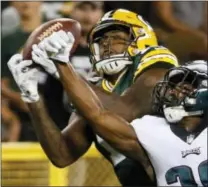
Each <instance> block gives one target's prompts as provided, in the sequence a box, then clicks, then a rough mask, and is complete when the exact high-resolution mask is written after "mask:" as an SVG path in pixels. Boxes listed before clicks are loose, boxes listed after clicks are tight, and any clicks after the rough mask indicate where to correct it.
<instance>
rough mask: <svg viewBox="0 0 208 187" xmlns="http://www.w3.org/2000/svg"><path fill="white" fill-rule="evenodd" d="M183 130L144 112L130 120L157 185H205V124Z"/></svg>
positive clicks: (207, 170) (207, 180) (207, 163)
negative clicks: (148, 160) (194, 130)
mask: <svg viewBox="0 0 208 187" xmlns="http://www.w3.org/2000/svg"><path fill="white" fill-rule="evenodd" d="M205 123H206V122H205V121H204V123H202V124H200V126H202V127H203V128H201V129H200V131H199V132H196V133H195V134H186V133H184V132H185V130H184V129H182V128H180V127H179V126H177V125H169V124H168V123H167V121H166V120H165V119H164V118H160V117H155V116H149V115H146V116H144V117H143V118H140V119H136V120H134V121H133V122H132V123H131V125H132V126H133V128H134V130H135V132H136V134H137V137H138V140H139V142H140V143H141V145H142V146H143V148H144V149H145V150H146V151H147V154H148V156H149V159H150V161H151V163H152V165H153V168H154V170H155V174H156V178H157V184H158V186H189V187H191V186H208V160H207V134H208V133H207V126H208V124H207V123H206V124H205Z"/></svg>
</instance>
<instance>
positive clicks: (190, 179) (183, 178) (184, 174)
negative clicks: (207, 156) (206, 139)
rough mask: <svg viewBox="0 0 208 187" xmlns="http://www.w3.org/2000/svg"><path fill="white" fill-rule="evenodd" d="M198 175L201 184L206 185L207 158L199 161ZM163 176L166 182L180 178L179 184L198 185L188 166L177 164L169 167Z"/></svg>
mask: <svg viewBox="0 0 208 187" xmlns="http://www.w3.org/2000/svg"><path fill="white" fill-rule="evenodd" d="M198 172H199V177H200V180H201V183H202V185H203V186H206V187H207V186H208V160H205V161H203V162H201V163H200V164H199V166H198ZM165 178H166V181H167V183H168V184H173V183H176V182H178V178H179V180H180V183H181V186H189V187H192V186H196V187H197V186H198V185H197V183H196V181H195V179H194V175H193V172H192V169H191V168H190V167H189V166H177V167H174V168H171V169H169V170H168V171H167V172H166V174H165Z"/></svg>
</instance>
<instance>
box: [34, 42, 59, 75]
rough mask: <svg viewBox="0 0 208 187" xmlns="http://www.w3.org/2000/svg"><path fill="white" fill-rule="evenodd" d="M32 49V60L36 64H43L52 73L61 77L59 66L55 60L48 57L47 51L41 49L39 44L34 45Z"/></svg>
mask: <svg viewBox="0 0 208 187" xmlns="http://www.w3.org/2000/svg"><path fill="white" fill-rule="evenodd" d="M32 49H33V50H32V60H33V61H34V62H35V63H36V64H39V65H41V66H42V67H43V68H44V69H45V70H46V72H48V73H49V74H50V75H52V76H54V77H55V78H57V79H59V73H58V71H57V68H56V66H55V64H54V63H53V61H52V60H50V59H49V58H48V55H47V53H46V51H45V50H42V49H40V47H38V45H36V44H34V45H33V46H32Z"/></svg>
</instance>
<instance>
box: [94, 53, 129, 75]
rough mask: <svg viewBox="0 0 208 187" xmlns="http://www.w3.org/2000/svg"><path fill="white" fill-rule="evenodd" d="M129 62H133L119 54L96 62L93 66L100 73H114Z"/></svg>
mask: <svg viewBox="0 0 208 187" xmlns="http://www.w3.org/2000/svg"><path fill="white" fill-rule="evenodd" d="M130 64H133V61H131V60H129V58H128V57H124V56H121V54H119V55H112V56H111V57H110V58H108V59H105V60H101V61H99V62H97V63H96V65H95V68H96V70H97V71H98V72H99V73H100V74H107V75H114V74H116V73H118V72H120V71H121V70H123V69H124V68H125V67H126V66H127V65H130Z"/></svg>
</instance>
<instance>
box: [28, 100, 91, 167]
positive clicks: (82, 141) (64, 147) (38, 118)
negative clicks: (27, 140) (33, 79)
mask: <svg viewBox="0 0 208 187" xmlns="http://www.w3.org/2000/svg"><path fill="white" fill-rule="evenodd" d="M28 107H29V110H30V114H31V117H32V119H33V125H34V127H35V131H36V134H37V136H38V140H39V142H40V144H41V146H42V147H43V149H44V151H45V153H46V155H47V156H48V158H49V159H50V160H51V162H52V163H53V164H54V165H56V166H57V167H65V166H67V165H70V164H72V163H74V162H75V161H76V160H77V159H78V158H79V157H80V156H82V155H83V154H84V153H85V152H86V151H87V149H88V148H89V147H90V145H91V143H92V139H91V137H92V136H91V134H90V129H89V127H87V126H86V125H85V120H84V119H82V118H81V117H79V118H74V119H73V120H71V121H69V124H68V126H67V127H66V128H65V129H64V130H63V131H62V132H61V131H60V129H58V127H57V126H56V124H55V123H54V122H53V120H52V119H51V117H50V116H49V114H48V112H47V111H46V109H45V106H44V103H43V101H42V100H39V101H38V102H35V103H29V104H28ZM77 137H79V138H77Z"/></svg>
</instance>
